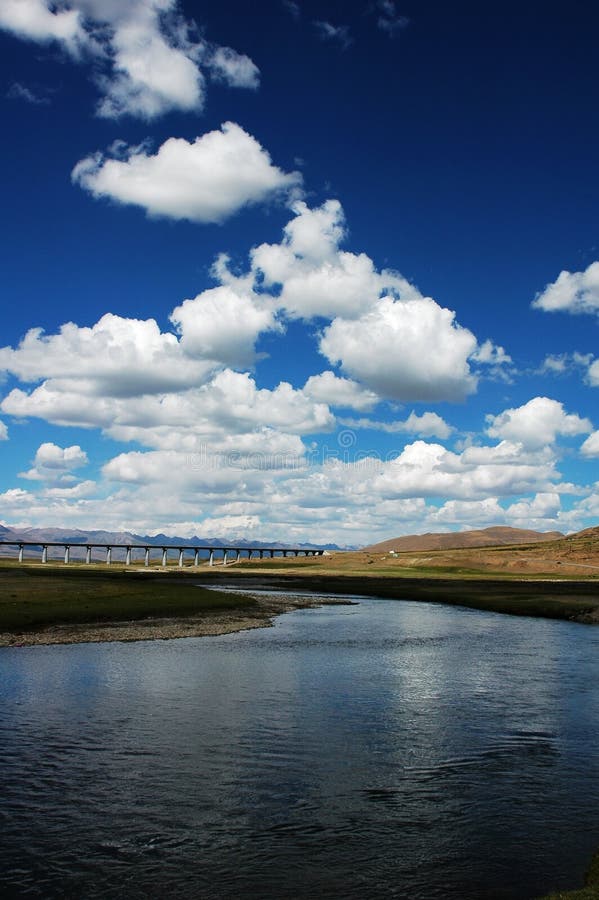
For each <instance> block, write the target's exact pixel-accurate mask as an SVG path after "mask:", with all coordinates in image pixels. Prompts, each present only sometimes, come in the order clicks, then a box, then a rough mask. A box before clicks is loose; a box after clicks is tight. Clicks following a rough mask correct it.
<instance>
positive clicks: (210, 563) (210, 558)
mask: <svg viewBox="0 0 599 900" xmlns="http://www.w3.org/2000/svg"><path fill="white" fill-rule="evenodd" d="M208 565H209V566H213V565H214V550H211V551H210V556H209V557H208Z"/></svg>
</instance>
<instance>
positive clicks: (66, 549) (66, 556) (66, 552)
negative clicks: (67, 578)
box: [64, 544, 71, 566]
mask: <svg viewBox="0 0 599 900" xmlns="http://www.w3.org/2000/svg"><path fill="white" fill-rule="evenodd" d="M70 550H71V548H70V546H69V545H68V544H65V547H64V564H65V566H66V565H68V562H69V555H70Z"/></svg>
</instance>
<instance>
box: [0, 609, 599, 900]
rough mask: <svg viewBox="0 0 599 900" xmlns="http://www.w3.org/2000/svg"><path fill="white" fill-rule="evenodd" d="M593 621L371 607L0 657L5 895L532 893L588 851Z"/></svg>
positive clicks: (596, 692) (592, 817)
mask: <svg viewBox="0 0 599 900" xmlns="http://www.w3.org/2000/svg"><path fill="white" fill-rule="evenodd" d="M598 651H599V629H594V628H591V627H585V626H580V625H574V624H569V623H566V622H556V621H549V620H541V619H526V618H515V617H513V618H512V617H508V616H502V615H495V614H489V613H480V612H477V611H475V610H466V609H456V608H451V607H444V606H438V605H431V604H425V603H410V602H394V601H384V600H374V599H365V600H361V601H360V603H359V605H356V606H345V607H323V608H321V609H318V610H302V611H299V612H295V613H290V614H288V615H285V616H282V617H280V618H279V619H278V620H277V621H276V624H275V627H274V628H269V629H259V630H255V631H249V632H242V633H238V634H234V635H227V636H223V637H214V638H191V639H185V640H177V641H169V642H167V641H155V642H140V643H135V644H86V645H72V646H62V647H60V646H58V647H57V646H53V647H33V648H10V649H3V650H0V894H1V895H2V896H3V897H5V898H12V897H21V896H23V897H43V898H54V897H56V898H58V897H60V898H63V897H65V898H71V897H72V898H78V900H82V898H97V897H102V898H146V897H151V898H154V897H155V898H165V897H168V898H201V900H204V898H231V897H240V898H252V900H253V898H260V900H268V898H276V900H285V898H296V900H297V898H308V897H309V898H318V897H323V898H360V900H363V898H388V897H394V898H395V897H397V898H410V900H418V898H421V900H436V898H439V900H441V898H443V900H447V898H449V900H452V898H455V900H457V898H459V900H470V898H471V900H475V898H496V900H500V898H501V900H520V898H522V900H524V898H533V897H536V896H538V895H539V894H542V893H544V892H547V891H548V890H550V889H557V888H566V887H576V886H579V885H580V884H581V883H582V877H583V873H584V869H585V866H586V865H587V863H588V861H589V858H590V856H591V854H592V853H593V852H594V850H595V849H597V847H599V741H598V740H597V736H598V728H597V723H598V721H599V652H598Z"/></svg>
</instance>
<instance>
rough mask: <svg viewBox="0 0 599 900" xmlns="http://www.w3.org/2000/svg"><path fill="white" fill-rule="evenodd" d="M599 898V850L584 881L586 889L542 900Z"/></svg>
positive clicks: (591, 899) (551, 895) (541, 899)
mask: <svg viewBox="0 0 599 900" xmlns="http://www.w3.org/2000/svg"><path fill="white" fill-rule="evenodd" d="M597 898H599V850H598V851H597V852H596V853H595V855H594V856H593V858H592V860H591V864H590V866H589V868H588V869H587V873H586V875H585V879H584V887H582V888H580V889H579V890H574V891H558V892H557V893H555V894H547V896H545V897H541V898H540V900H597Z"/></svg>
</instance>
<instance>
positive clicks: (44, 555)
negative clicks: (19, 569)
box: [42, 544, 48, 563]
mask: <svg viewBox="0 0 599 900" xmlns="http://www.w3.org/2000/svg"><path fill="white" fill-rule="evenodd" d="M42 562H43V563H47V562H48V548H47V547H46V545H45V544H44V545H43V547H42Z"/></svg>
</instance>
